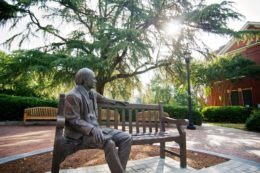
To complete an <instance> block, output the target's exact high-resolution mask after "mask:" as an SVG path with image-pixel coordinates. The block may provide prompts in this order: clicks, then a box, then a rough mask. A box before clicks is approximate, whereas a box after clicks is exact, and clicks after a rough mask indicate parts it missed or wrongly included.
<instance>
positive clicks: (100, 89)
mask: <svg viewBox="0 0 260 173" xmlns="http://www.w3.org/2000/svg"><path fill="white" fill-rule="evenodd" d="M105 85H106V82H102V81H100V80H97V85H96V91H97V92H98V93H99V94H101V95H103V94H104V89H105Z"/></svg>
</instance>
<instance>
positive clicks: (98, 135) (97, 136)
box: [91, 127, 105, 144]
mask: <svg viewBox="0 0 260 173" xmlns="http://www.w3.org/2000/svg"><path fill="white" fill-rule="evenodd" d="M91 133H92V135H93V137H94V140H95V143H96V144H102V143H103V142H104V140H105V137H104V135H103V133H102V131H101V129H99V128H97V127H94V128H93V129H92V130H91Z"/></svg>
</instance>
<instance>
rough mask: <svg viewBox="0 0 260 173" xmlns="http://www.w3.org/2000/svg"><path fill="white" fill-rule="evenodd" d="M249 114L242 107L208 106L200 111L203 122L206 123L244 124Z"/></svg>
mask: <svg viewBox="0 0 260 173" xmlns="http://www.w3.org/2000/svg"><path fill="white" fill-rule="evenodd" d="M250 113H251V110H250V108H245V107H242V106H208V107H205V108H203V109H202V114H203V116H204V120H205V121H208V122H226V123H245V121H246V119H247V118H248V117H249V115H250Z"/></svg>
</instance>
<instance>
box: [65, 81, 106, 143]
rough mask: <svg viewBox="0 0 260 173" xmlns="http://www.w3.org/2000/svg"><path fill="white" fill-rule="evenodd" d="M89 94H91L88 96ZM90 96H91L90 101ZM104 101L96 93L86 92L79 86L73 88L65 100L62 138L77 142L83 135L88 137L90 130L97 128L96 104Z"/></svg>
mask: <svg viewBox="0 0 260 173" xmlns="http://www.w3.org/2000/svg"><path fill="white" fill-rule="evenodd" d="M90 92H91V94H89V93H90ZM90 95H92V97H93V98H92V99H91V98H90ZM105 99H106V98H105V97H103V96H102V95H100V94H99V93H97V92H96V91H94V90H90V91H87V90H86V89H85V88H84V87H83V86H81V85H77V86H76V87H75V88H73V89H72V90H71V91H70V92H69V93H68V94H67V95H66V98H65V109H64V115H65V118H66V120H65V131H64V136H65V137H67V138H69V139H75V140H78V139H80V138H81V137H82V136H83V135H87V136H88V135H90V132H91V130H92V128H94V127H98V126H99V124H98V121H97V119H98V108H97V102H102V101H104V100H105ZM104 130H105V129H104ZM105 131H106V130H105Z"/></svg>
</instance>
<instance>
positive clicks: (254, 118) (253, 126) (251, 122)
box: [246, 111, 260, 132]
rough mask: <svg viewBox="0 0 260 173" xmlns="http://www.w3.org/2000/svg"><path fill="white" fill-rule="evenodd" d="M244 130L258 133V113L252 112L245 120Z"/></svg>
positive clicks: (259, 114) (259, 129)
mask: <svg viewBox="0 0 260 173" xmlns="http://www.w3.org/2000/svg"><path fill="white" fill-rule="evenodd" d="M246 128H247V129H248V130H250V131H255V132H260V111H254V113H252V114H251V115H250V117H249V118H248V119H247V120H246Z"/></svg>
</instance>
